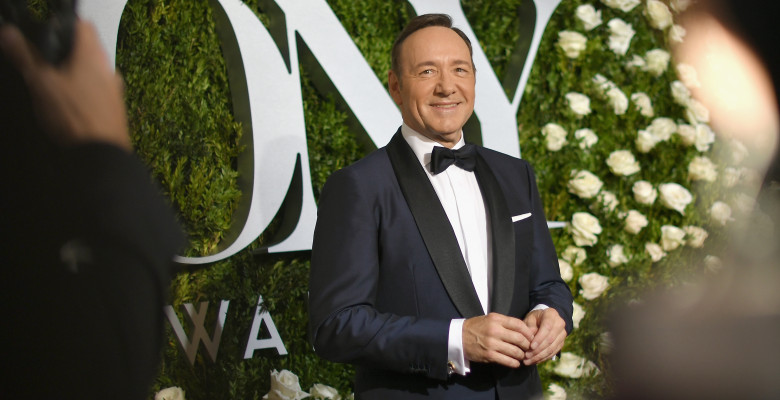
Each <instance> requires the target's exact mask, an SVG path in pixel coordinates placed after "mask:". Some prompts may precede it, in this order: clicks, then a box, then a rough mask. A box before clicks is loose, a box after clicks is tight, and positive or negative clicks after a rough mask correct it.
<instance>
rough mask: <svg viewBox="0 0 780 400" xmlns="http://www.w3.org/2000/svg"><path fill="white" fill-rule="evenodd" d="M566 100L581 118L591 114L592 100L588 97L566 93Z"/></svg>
mask: <svg viewBox="0 0 780 400" xmlns="http://www.w3.org/2000/svg"><path fill="white" fill-rule="evenodd" d="M566 100H567V101H568V102H569V107H571V110H572V111H573V112H574V113H575V114H577V115H579V116H583V115H588V114H590V99H589V98H588V96H585V95H584V94H582V93H577V92H569V93H566Z"/></svg>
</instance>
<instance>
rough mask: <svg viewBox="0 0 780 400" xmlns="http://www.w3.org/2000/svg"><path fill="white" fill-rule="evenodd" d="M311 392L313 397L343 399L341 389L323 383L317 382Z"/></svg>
mask: <svg viewBox="0 0 780 400" xmlns="http://www.w3.org/2000/svg"><path fill="white" fill-rule="evenodd" d="M309 393H311V397H313V398H315V399H331V400H341V396H340V395H339V391H338V390H336V388H333V387H330V386H328V385H323V384H321V383H315V384H314V386H312V387H311V389H309Z"/></svg>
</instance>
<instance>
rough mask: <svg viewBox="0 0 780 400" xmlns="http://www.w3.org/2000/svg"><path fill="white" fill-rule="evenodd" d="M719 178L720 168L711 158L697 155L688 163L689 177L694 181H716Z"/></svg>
mask: <svg viewBox="0 0 780 400" xmlns="http://www.w3.org/2000/svg"><path fill="white" fill-rule="evenodd" d="M717 178H718V169H717V167H716V166H715V164H714V163H713V162H712V161H710V159H709V158H707V157H704V156H696V157H694V158H693V160H691V163H690V164H688V179H690V180H692V181H705V182H715V179H717Z"/></svg>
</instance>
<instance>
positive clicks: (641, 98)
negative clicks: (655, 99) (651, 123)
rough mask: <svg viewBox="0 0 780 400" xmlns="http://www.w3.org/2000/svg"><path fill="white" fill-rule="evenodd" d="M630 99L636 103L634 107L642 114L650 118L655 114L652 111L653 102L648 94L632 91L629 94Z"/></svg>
mask: <svg viewBox="0 0 780 400" xmlns="http://www.w3.org/2000/svg"><path fill="white" fill-rule="evenodd" d="M631 101H632V102H633V103H634V104H636V108H637V109H638V110H639V113H640V114H642V115H643V116H645V117H648V118H652V117H653V115H655V113H654V112H653V103H652V102H651V101H650V96H648V95H647V93H642V92H638V93H634V94H632V95H631Z"/></svg>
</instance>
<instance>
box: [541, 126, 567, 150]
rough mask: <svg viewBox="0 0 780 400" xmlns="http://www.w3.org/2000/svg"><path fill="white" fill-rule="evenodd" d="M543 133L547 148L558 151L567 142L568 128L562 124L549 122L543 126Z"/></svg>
mask: <svg viewBox="0 0 780 400" xmlns="http://www.w3.org/2000/svg"><path fill="white" fill-rule="evenodd" d="M542 135H544V137H545V139H546V143H547V150H550V151H558V150H560V149H561V148H562V147H563V146H564V145H566V143H569V142H568V141H567V140H566V135H567V133H566V130H564V129H563V127H562V126H560V125H558V124H554V123H552V122H551V123H549V124H547V125H545V126H544V127H543V128H542Z"/></svg>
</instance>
